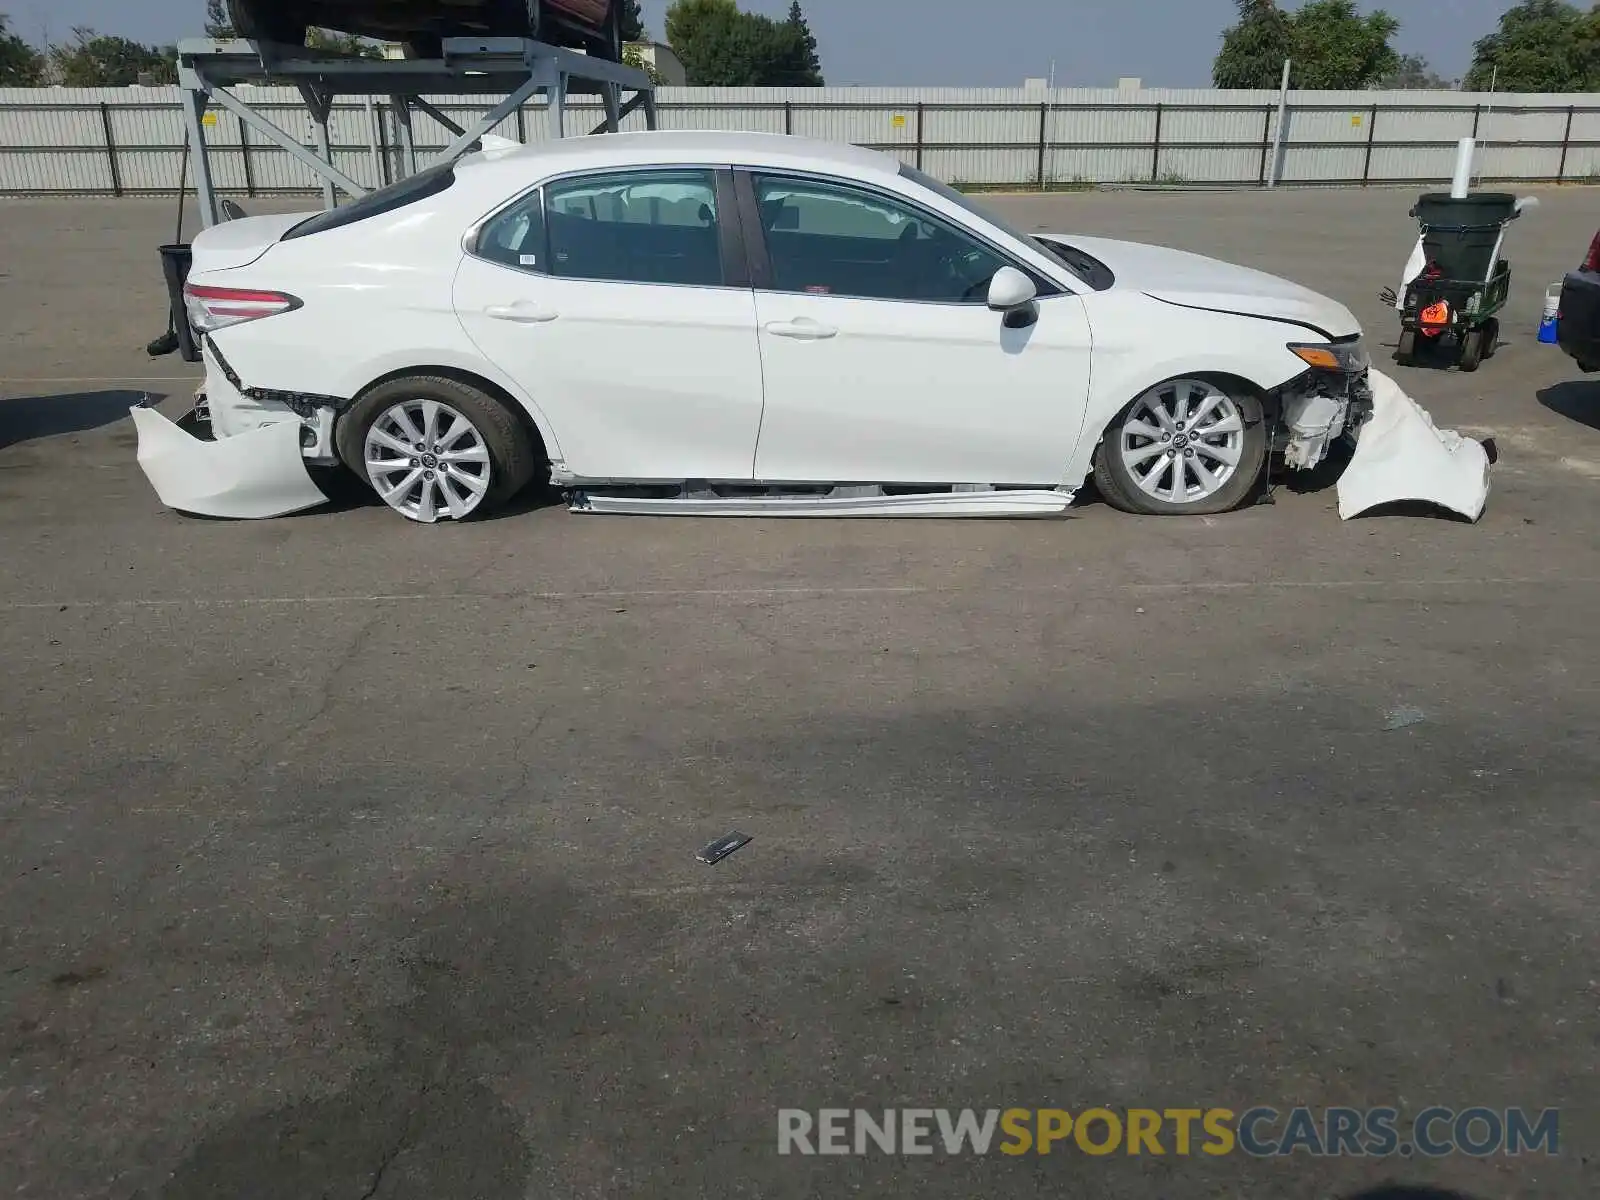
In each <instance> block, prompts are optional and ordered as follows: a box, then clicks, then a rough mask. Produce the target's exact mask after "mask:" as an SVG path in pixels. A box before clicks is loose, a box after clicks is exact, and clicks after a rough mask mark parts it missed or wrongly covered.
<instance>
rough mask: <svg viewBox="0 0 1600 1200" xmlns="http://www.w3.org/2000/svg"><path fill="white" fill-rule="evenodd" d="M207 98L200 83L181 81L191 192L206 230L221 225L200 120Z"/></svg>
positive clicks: (204, 134) (202, 126)
mask: <svg viewBox="0 0 1600 1200" xmlns="http://www.w3.org/2000/svg"><path fill="white" fill-rule="evenodd" d="M208 98H209V97H208V96H207V93H206V91H205V88H204V87H203V86H202V85H201V84H200V81H199V80H197V79H185V80H184V81H183V123H184V126H185V127H186V128H187V129H188V131H189V157H190V158H191V159H192V160H193V161H194V193H195V199H196V200H197V201H198V202H199V205H200V224H201V225H202V226H203V227H204V228H206V229H210V228H211V227H212V226H213V225H220V224H221V223H222V213H221V211H220V210H219V209H218V207H217V191H216V187H215V186H214V185H213V183H212V179H211V156H210V155H209V154H208V153H206V127H205V123H204V120H203V118H204V117H205V112H206V101H207V99H208Z"/></svg>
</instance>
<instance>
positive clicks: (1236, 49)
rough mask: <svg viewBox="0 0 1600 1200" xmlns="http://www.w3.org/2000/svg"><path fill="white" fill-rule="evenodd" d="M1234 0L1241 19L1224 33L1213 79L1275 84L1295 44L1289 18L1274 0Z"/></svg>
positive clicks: (1227, 83)
mask: <svg viewBox="0 0 1600 1200" xmlns="http://www.w3.org/2000/svg"><path fill="white" fill-rule="evenodd" d="M1234 2H1235V4H1236V5H1237V6H1238V9H1239V20H1238V23H1237V24H1235V25H1233V26H1231V27H1230V28H1228V29H1227V30H1225V31H1224V32H1223V34H1222V50H1221V52H1220V53H1218V55H1217V57H1216V60H1215V61H1214V62H1213V63H1212V64H1211V82H1212V83H1213V84H1214V85H1215V86H1217V87H1219V88H1275V87H1277V86H1278V84H1279V82H1280V81H1281V80H1282V78H1283V60H1284V59H1286V58H1288V57H1290V51H1291V49H1292V47H1293V34H1292V32H1291V31H1290V28H1289V18H1288V17H1286V16H1285V15H1284V12H1283V10H1282V9H1281V8H1279V7H1278V6H1277V4H1276V3H1275V2H1274V0H1234Z"/></svg>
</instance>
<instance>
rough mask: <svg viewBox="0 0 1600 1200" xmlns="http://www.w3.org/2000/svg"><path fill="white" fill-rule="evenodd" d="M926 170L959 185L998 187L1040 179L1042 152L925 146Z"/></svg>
mask: <svg viewBox="0 0 1600 1200" xmlns="http://www.w3.org/2000/svg"><path fill="white" fill-rule="evenodd" d="M922 169H923V170H924V171H926V172H927V173H928V174H930V175H933V176H936V177H937V178H939V179H943V180H946V181H948V182H950V183H955V184H978V185H981V186H987V187H996V186H1002V185H1006V184H1033V185H1037V184H1038V182H1039V151H1038V149H1037V148H1034V149H1029V150H938V149H934V148H925V149H924V150H923V153H922Z"/></svg>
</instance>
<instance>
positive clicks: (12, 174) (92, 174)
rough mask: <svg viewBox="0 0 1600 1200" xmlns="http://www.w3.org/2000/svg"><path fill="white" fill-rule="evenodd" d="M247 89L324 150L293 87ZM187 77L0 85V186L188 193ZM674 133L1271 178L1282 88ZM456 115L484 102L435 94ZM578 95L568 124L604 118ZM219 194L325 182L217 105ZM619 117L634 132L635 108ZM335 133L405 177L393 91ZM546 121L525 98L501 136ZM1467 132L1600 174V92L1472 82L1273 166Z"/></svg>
mask: <svg viewBox="0 0 1600 1200" xmlns="http://www.w3.org/2000/svg"><path fill="white" fill-rule="evenodd" d="M236 94H237V95H239V97H240V98H241V99H244V100H246V101H247V102H249V103H250V104H251V105H252V106H254V107H255V108H257V109H259V110H261V111H263V112H265V113H266V114H268V115H269V118H270V119H271V120H273V121H274V122H276V123H277V124H279V125H281V126H282V127H283V128H284V129H286V130H288V131H289V132H290V133H291V134H292V135H293V136H295V137H296V138H298V139H299V140H300V141H301V142H303V143H304V144H305V145H306V146H307V147H308V148H311V147H313V146H314V144H315V142H314V137H313V129H312V123H311V119H310V116H309V115H308V114H307V113H306V111H305V109H304V108H303V106H302V105H301V103H300V100H299V98H298V95H297V93H296V92H295V91H294V90H293V89H291V88H277V87H241V88H239V89H237V91H236ZM179 95H180V93H179V91H178V89H177V88H138V87H133V88H102V89H79V88H4V89H0V193H3V194H10V195H18V194H23V195H27V194H36V195H38V194H84V195H113V196H122V195H149V194H159V193H171V192H174V191H175V190H176V189H177V186H178V181H179V178H180V172H181V171H182V169H183V122H182V117H181V114H180V107H179ZM658 101H659V103H658V107H659V111H660V123H661V125H662V127H663V128H668V129H742V130H766V131H770V132H775V133H784V132H788V133H795V134H804V135H809V136H812V137H820V138H826V139H829V140H834V141H847V142H855V143H858V144H861V145H866V146H874V147H877V148H880V149H883V150H887V151H890V152H892V153H895V154H897V155H899V156H900V157H901V158H902V159H904V160H905V161H906V162H909V163H914V164H917V165H919V166H921V167H922V168H923V169H924V170H926V171H928V172H929V173H931V174H934V175H937V176H939V177H941V178H943V179H945V180H947V181H949V182H952V183H962V184H969V185H987V186H1008V185H1009V186H1025V187H1040V186H1044V187H1053V186H1072V185H1086V184H1211V185H1250V184H1256V185H1259V184H1262V183H1265V182H1266V181H1267V179H1268V178H1269V177H1270V176H1271V174H1272V172H1273V167H1274V164H1273V161H1272V153H1273V145H1274V141H1275V137H1276V132H1277V131H1276V123H1277V102H1278V95H1277V93H1276V92H1228V91H1210V90H1194V91H1175V90H1160V91H1154V90H1146V91H1139V92H1124V91H1115V90H1103V89H1074V90H1065V89H1063V90H1056V91H1053V92H1030V91H1020V90H967V89H952V88H933V89H889V88H663V89H661V91H660V92H659V93H658ZM433 102H434V103H435V104H436V105H437V106H438V107H439V108H440V109H441V110H442V111H443V112H444V113H445V114H446V115H447V116H450V117H451V118H452V119H454V120H456V121H457V122H461V123H465V121H466V120H467V119H468V118H470V117H474V116H476V115H478V114H480V113H483V112H485V111H487V109H488V107H489V106H488V104H487V103H486V102H485V101H484V100H483V99H482V98H481V97H480V98H472V97H436V98H434V100H433ZM601 116H602V114H601V110H600V108H599V105H598V102H597V101H592V102H591V103H589V104H587V105H586V104H583V103H581V102H575V103H574V106H573V107H572V108H571V109H570V110H569V111H568V113H567V117H566V125H565V129H566V132H567V133H568V134H574V133H587V132H589V131H590V129H592V128H593V127H594V126H595V125H598V124H599V123H600V120H601ZM206 122H207V125H208V126H209V128H208V129H207V131H206V132H207V134H208V140H209V141H210V143H211V146H212V164H213V171H214V173H215V176H216V182H217V188H218V190H219V191H222V192H225V193H233V194H239V195H250V196H254V195H270V194H282V193H292V192H310V191H314V190H316V188H317V183H316V181H315V180H314V179H313V178H312V176H311V174H310V172H309V171H307V170H306V169H305V168H304V167H303V166H301V165H300V164H299V163H296V162H295V161H294V160H293V159H292V158H291V157H290V156H289V155H287V154H286V153H284V152H283V151H282V150H281V149H280V148H278V147H276V146H272V145H268V144H263V143H262V142H261V141H260V139H259V138H252V137H251V136H250V135H249V133H248V132H247V131H246V130H245V129H243V128H242V127H241V126H240V124H239V122H238V121H237V120H236V118H235V117H234V116H233V115H232V114H231V113H229V112H226V111H223V110H220V109H218V110H214V111H213V112H211V113H208V114H207V116H206ZM627 127H628V128H643V117H642V115H640V114H634V115H633V116H631V117H630V118H629V120H628V122H627ZM416 129H417V137H418V142H419V149H421V150H423V151H429V150H442V149H443V148H444V146H445V143H446V141H447V140H448V139H447V136H446V134H445V131H444V129H443V128H442V127H441V126H439V125H437V124H436V123H434V122H433V121H431V120H430V119H429V118H427V117H426V116H422V115H420V114H419V115H418V116H417V118H416ZM330 132H331V135H332V138H333V144H334V161H335V164H336V165H337V166H338V167H339V168H340V169H341V170H343V171H344V172H345V173H346V174H348V175H350V176H352V177H353V178H354V179H355V180H356V181H357V182H359V183H363V184H366V185H368V186H376V185H380V184H382V183H384V182H387V181H388V180H390V179H393V178H394V177H396V175H397V174H399V172H400V168H399V154H398V152H397V150H396V138H395V129H394V122H393V112H392V110H391V108H390V106H389V103H388V102H387V101H386V100H383V99H378V98H375V99H373V100H371V101H362V100H355V101H351V100H345V101H341V102H340V103H338V104H337V105H335V107H334V112H333V117H332V121H331V125H330ZM498 132H500V133H502V134H504V135H507V136H513V137H517V138H518V139H519V140H522V141H538V140H541V139H542V138H543V137H545V136H547V135H548V121H547V118H546V114H545V112H544V111H543V110H542V109H541V108H539V107H537V106H530V107H529V108H527V109H525V110H524V111H523V112H520V113H517V114H516V115H515V116H513V117H511V118H509V119H508V120H507V121H506V122H505V124H504V125H503V126H502V127H501V128H500V130H499V131H498ZM1468 136H1475V137H1477V138H1478V139H1479V141H1480V144H1481V146H1482V149H1481V152H1480V154H1479V159H1478V162H1479V172H1480V174H1481V176H1482V178H1484V179H1486V180H1507V181H1513V180H1515V181H1534V180H1573V181H1588V180H1592V179H1600V96H1595V95H1592V94H1580V95H1514V96H1511V95H1499V96H1489V95H1483V94H1474V93H1465V92H1375V91H1374V92H1291V93H1290V95H1289V106H1288V112H1287V117H1286V119H1285V122H1284V130H1283V148H1282V151H1281V154H1282V157H1281V162H1280V163H1279V171H1278V177H1279V178H1280V179H1281V180H1282V182H1284V183H1286V184H1362V183H1425V182H1431V181H1438V180H1445V179H1448V178H1449V177H1450V174H1451V167H1452V164H1453V162H1454V157H1455V144H1456V141H1457V139H1459V138H1462V137H1468Z"/></svg>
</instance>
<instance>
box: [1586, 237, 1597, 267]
mask: <svg viewBox="0 0 1600 1200" xmlns="http://www.w3.org/2000/svg"><path fill="white" fill-rule="evenodd" d="M1583 269H1584V270H1585V271H1600V233H1597V234H1595V235H1594V241H1592V242H1590V243H1589V255H1588V257H1587V258H1585V259H1584V260H1583Z"/></svg>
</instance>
